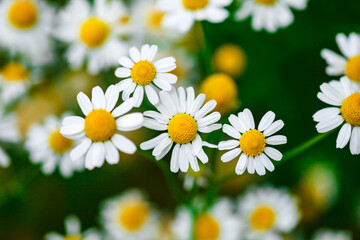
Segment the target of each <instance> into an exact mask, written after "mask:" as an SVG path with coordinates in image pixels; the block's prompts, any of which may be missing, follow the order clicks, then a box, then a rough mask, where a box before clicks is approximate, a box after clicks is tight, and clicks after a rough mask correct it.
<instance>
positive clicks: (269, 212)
mask: <svg viewBox="0 0 360 240" xmlns="http://www.w3.org/2000/svg"><path fill="white" fill-rule="evenodd" d="M275 220H276V214H275V211H274V210H273V209H272V208H271V207H269V206H259V207H258V208H256V209H255V210H254V211H253V212H252V213H251V215H250V226H251V228H252V229H254V230H256V231H266V230H269V229H271V228H272V227H273V226H274V223H275Z"/></svg>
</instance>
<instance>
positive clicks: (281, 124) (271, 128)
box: [264, 120, 284, 137]
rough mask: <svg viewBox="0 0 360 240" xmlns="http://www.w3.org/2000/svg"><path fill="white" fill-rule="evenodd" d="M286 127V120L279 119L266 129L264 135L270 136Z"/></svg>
mask: <svg viewBox="0 0 360 240" xmlns="http://www.w3.org/2000/svg"><path fill="white" fill-rule="evenodd" d="M283 127H284V122H283V121H282V120H277V121H275V122H273V123H272V124H271V125H270V126H269V127H268V128H266V129H265V131H264V136H265V137H268V136H270V135H272V134H274V133H276V132H278V131H279V130H280V129H282V128H283Z"/></svg>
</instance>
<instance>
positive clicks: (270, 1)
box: [255, 0, 278, 5]
mask: <svg viewBox="0 0 360 240" xmlns="http://www.w3.org/2000/svg"><path fill="white" fill-rule="evenodd" d="M277 1H278V0H255V2H257V3H259V4H262V5H274V4H275V3H276V2H277Z"/></svg>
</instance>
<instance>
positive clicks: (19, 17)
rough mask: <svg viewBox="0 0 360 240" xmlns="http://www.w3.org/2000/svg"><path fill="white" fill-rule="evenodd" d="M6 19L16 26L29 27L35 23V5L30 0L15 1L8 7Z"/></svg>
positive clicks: (36, 12)
mask: <svg viewBox="0 0 360 240" xmlns="http://www.w3.org/2000/svg"><path fill="white" fill-rule="evenodd" d="M8 19H9V22H10V23H11V24H12V25H13V26H14V27H16V28H19V29H29V28H31V27H33V26H35V24H36V23H37V19H38V10H37V7H36V6H35V4H34V3H33V2H32V1H30V0H19V1H15V2H14V3H13V4H12V5H11V7H10V9H9V12H8Z"/></svg>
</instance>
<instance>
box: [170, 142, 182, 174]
mask: <svg viewBox="0 0 360 240" xmlns="http://www.w3.org/2000/svg"><path fill="white" fill-rule="evenodd" d="M179 151H180V144H176V145H175V147H174V149H173V151H172V154H171V160H170V170H171V172H173V173H177V172H178V171H179V169H180V165H179Z"/></svg>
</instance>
